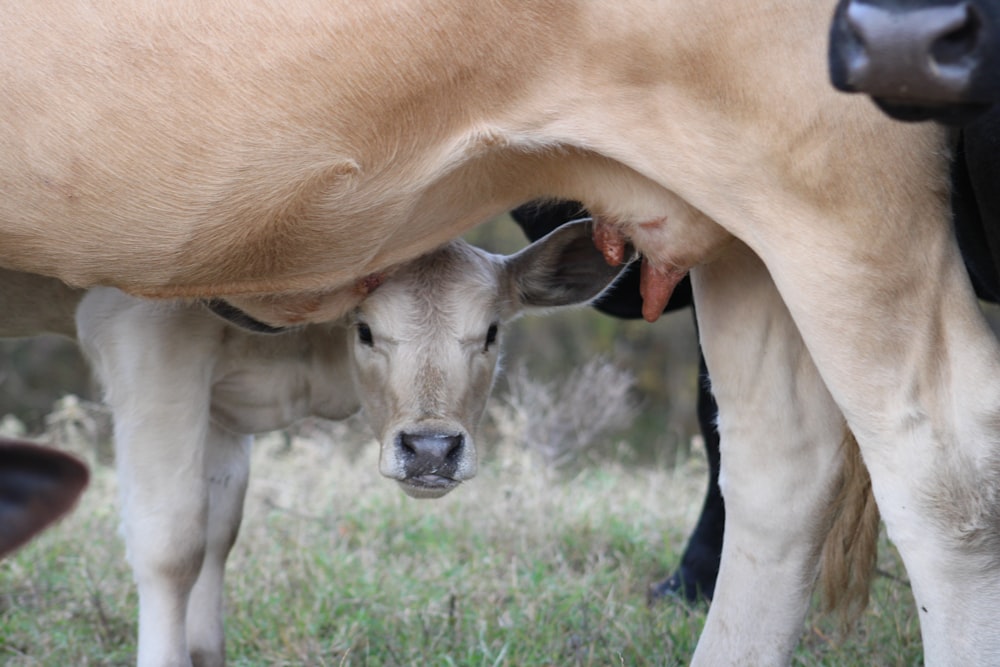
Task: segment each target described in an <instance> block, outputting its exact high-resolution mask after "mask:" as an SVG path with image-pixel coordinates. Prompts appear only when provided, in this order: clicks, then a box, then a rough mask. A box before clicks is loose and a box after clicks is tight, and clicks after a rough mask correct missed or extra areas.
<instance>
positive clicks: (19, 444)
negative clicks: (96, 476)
mask: <svg viewBox="0 0 1000 667" xmlns="http://www.w3.org/2000/svg"><path fill="white" fill-rule="evenodd" d="M89 480H90V472H89V471H88V470H87V466H86V465H84V463H83V462H82V461H80V460H79V459H77V458H76V457H74V456H71V455H70V454H67V453H65V452H61V451H59V450H56V449H52V448H49V447H43V446H41V445H36V444H34V443H30V442H26V441H23V440H14V439H11V438H5V437H0V556H2V555H4V554H6V553H9V552H10V551H13V550H14V549H16V548H17V547H19V546H21V545H23V544H24V543H26V542H27V541H28V540H29V539H31V537H32V536H34V535H35V534H36V533H38V532H39V531H41V530H42V529H43V528H45V527H46V526H48V525H49V524H51V523H52V522H54V521H55V520H56V519H58V518H59V517H61V516H63V515H64V514H66V513H67V512H69V510H70V509H72V508H73V506H74V505H75V504H76V501H77V500H78V499H79V497H80V494H81V493H82V492H83V490H84V488H86V486H87V483H88V482H89Z"/></svg>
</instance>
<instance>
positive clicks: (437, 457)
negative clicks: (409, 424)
mask: <svg viewBox="0 0 1000 667" xmlns="http://www.w3.org/2000/svg"><path fill="white" fill-rule="evenodd" d="M397 443H398V447H399V455H400V458H401V459H402V461H403V468H404V471H405V473H406V476H407V477H422V476H425V475H437V476H440V477H454V476H455V473H456V472H457V470H458V464H459V461H460V459H461V457H462V450H463V449H464V447H465V437H464V436H463V435H462V434H460V433H459V434H451V433H408V432H403V433H400V435H399V439H398V441H397Z"/></svg>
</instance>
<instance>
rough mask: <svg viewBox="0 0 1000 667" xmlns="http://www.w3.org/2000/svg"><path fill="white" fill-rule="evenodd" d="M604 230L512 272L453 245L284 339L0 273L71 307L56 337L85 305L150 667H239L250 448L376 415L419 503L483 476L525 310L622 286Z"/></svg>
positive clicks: (52, 309) (388, 461) (44, 312)
mask: <svg viewBox="0 0 1000 667" xmlns="http://www.w3.org/2000/svg"><path fill="white" fill-rule="evenodd" d="M591 228H592V225H591V224H590V223H589V222H583V223H574V224H570V225H566V226H564V227H562V228H560V229H558V230H556V231H555V232H553V233H552V234H550V235H548V236H546V237H545V238H544V239H542V240H540V241H538V242H536V243H534V244H532V245H530V246H528V247H527V248H526V249H524V250H523V251H521V252H520V253H518V254H515V255H513V256H510V257H498V256H495V255H491V254H488V253H486V252H484V251H482V250H479V249H477V248H474V247H472V246H470V245H468V244H466V243H464V242H461V241H454V242H452V243H450V244H448V245H446V246H444V247H442V248H441V249H439V250H437V251H435V252H433V253H431V254H429V255H427V256H424V257H422V258H419V259H417V260H415V261H413V262H411V263H408V264H406V265H404V266H401V267H399V268H397V269H394V270H393V271H391V272H390V273H389V274H388V275H387V276H386V280H385V282H384V284H382V285H380V286H379V287H378V288H377V289H376V290H374V291H373V292H372V293H371V294H370V295H369V296H368V297H367V298H366V299H365V300H364V301H363V302H362V303H361V304H360V305H359V306H358V307H357V308H356V309H355V310H354V311H353V312H351V313H350V314H349V315H348V316H346V317H344V318H342V319H340V320H338V321H335V322H330V323H326V324H314V325H308V326H305V327H303V328H299V329H293V330H289V331H287V332H285V333H283V334H280V335H273V336H268V335H260V334H254V333H251V332H247V331H244V330H241V329H239V328H237V327H234V326H233V325H231V324H229V323H227V322H226V321H224V320H223V319H221V318H219V317H217V316H216V315H214V314H213V313H212V312H210V310H209V309H208V308H206V307H205V306H204V305H203V304H200V303H190V302H188V303H185V302H176V301H175V302H152V301H145V300H141V299H138V298H135V297H131V296H129V295H127V294H125V293H123V292H121V291H119V290H116V289H114V288H95V289H93V290H90V291H89V292H87V293H86V294H84V293H82V292H77V291H75V290H71V289H69V288H66V287H65V286H63V285H61V284H58V283H56V282H55V281H50V280H48V279H44V278H40V277H38V276H26V275H24V274H17V273H11V272H3V273H0V279H6V280H7V281H8V283H6V284H10V285H13V286H15V288H16V293H14V294H9V293H6V292H7V290H5V289H0V302H2V301H3V299H7V300H8V301H10V300H14V299H21V300H25V299H30V297H31V295H32V293H36V294H42V293H45V294H49V295H52V294H56V295H60V296H61V297H62V298H57V299H55V298H54V299H51V300H50V301H49V302H47V303H46V302H40V303H39V305H38V307H37V308H36V309H35V312H37V313H38V318H39V324H41V323H42V322H43V321H44V324H45V327H44V328H48V329H55V330H57V331H60V332H63V333H66V332H71V331H72V330H73V326H72V322H73V319H72V312H73V306H74V305H75V303H74V302H75V301H79V306H78V307H76V323H77V329H78V332H79V334H78V337H79V340H80V343H81V345H82V347H83V349H84V351H85V353H86V355H87V357H88V358H89V360H90V361H91V362H92V363H93V365H94V367H95V369H96V372H97V374H98V376H99V378H100V380H101V382H102V384H103V386H104V387H105V391H106V399H107V402H108V403H109V404H110V406H111V409H112V413H113V415H114V421H115V441H116V451H117V465H118V472H119V478H120V487H121V500H122V510H123V517H124V518H123V524H124V533H125V541H126V544H127V547H128V551H129V557H130V561H131V563H132V566H133V569H134V572H135V577H136V581H137V584H138V588H139V656H138V663H139V665H141V666H142V667H150V666H154V665H157V666H165V665H192V664H194V665H196V666H199V667H203V666H205V665H221V664H223V662H224V640H223V627H222V593H223V591H222V585H223V568H224V565H225V561H226V557H227V555H228V553H229V550H230V549H231V547H232V545H233V543H234V541H235V539H236V534H237V530H238V528H239V524H240V519H241V513H242V506H243V497H244V493H245V491H246V486H247V479H248V475H249V451H250V444H251V441H252V435H251V434H253V433H257V432H262V431H270V430H274V429H279V428H282V427H285V426H288V425H290V424H291V423H292V422H294V421H295V420H297V419H300V418H303V417H306V416H318V417H323V418H327V419H343V418H346V417H347V416H349V415H351V414H353V413H355V412H356V411H357V410H358V409H359V408H360V409H362V410H363V412H364V414H365V416H366V418H367V421H368V422H369V424H370V425H371V427H372V429H373V430H374V432H375V435H376V437H377V439H378V441H379V443H380V447H381V455H380V461H379V469H380V471H381V473H382V474H383V475H385V476H386V477H388V478H390V479H393V480H395V481H396V482H397V483H398V484H399V485H400V487H401V488H402V489H403V491H405V492H406V493H407V494H409V495H411V496H414V497H417V498H435V497H439V496H442V495H444V494H446V493H448V492H449V491H451V490H452V489H454V488H455V487H457V486H458V485H459V484H460V483H461V482H462V481H464V480H467V479H469V478H471V477H472V476H474V475H475V473H476V468H477V457H476V449H475V443H474V439H473V435H474V433H475V429H476V425H477V424H478V422H479V420H480V417H481V415H482V413H483V409H484V406H485V403H486V399H487V396H488V395H489V393H490V389H491V386H492V383H493V378H494V374H495V370H496V367H497V360H498V357H499V346H500V327H501V326H503V325H504V324H505V323H507V322H509V321H510V320H511V319H513V318H514V317H516V316H517V315H519V314H520V313H522V312H523V311H525V310H526V309H539V308H544V309H549V308H555V307H560V306H566V305H574V304H583V303H586V302H588V301H590V300H591V299H593V298H594V297H596V296H598V295H599V294H600V292H601V291H602V290H603V289H604V288H605V287H607V286H608V285H609V284H610V283H611V282H612V281H613V279H614V278H615V276H616V275H617V273H618V269H616V268H612V267H610V266H608V265H607V264H606V263H605V261H604V259H603V258H602V256H601V254H600V253H599V252H598V251H597V250H596V249H595V248H594V246H593V244H592V242H591ZM0 284H5V283H3V281H2V280H0ZM32 290H34V292H33V291H32ZM80 297H82V298H80ZM27 312H31V311H27ZM60 314H62V317H61V318H60ZM29 324H30V323H28V322H20V323H19V324H18V329H17V333H18V334H20V335H23V334H25V333H28V332H29V331H28V329H29Z"/></svg>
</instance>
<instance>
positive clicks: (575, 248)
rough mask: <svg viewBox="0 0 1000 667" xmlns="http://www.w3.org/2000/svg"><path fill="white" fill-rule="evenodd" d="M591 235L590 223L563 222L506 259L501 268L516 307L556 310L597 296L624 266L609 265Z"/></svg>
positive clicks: (592, 232) (583, 302) (592, 231)
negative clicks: (509, 282)
mask: <svg viewBox="0 0 1000 667" xmlns="http://www.w3.org/2000/svg"><path fill="white" fill-rule="evenodd" d="M593 234H594V223H593V221H592V220H589V219H587V220H579V221H577V222H571V223H567V224H565V225H563V226H561V227H559V228H558V229H556V230H555V231H553V232H552V233H550V234H548V235H546V236H544V237H542V238H541V239H539V240H538V241H535V242H534V243H532V244H531V245H530V246H528V247H527V248H525V249H524V250H522V251H521V252H519V253H517V254H515V255H512V256H510V257H508V258H507V260H506V266H505V269H506V271H507V274H508V277H509V279H510V281H511V286H512V288H513V291H514V295H515V300H516V301H517V303H518V305H519V306H521V307H523V308H556V307H560V306H571V305H579V304H585V303H589V302H591V301H593V300H594V299H596V298H597V297H598V296H600V295H601V293H602V292H604V290H606V289H607V288H608V287H609V286H610V285H611V284H612V283H613V282H614V281H615V279H616V278H617V277H618V276H619V275H620V274H621V272H622V270H623V269H624V265H622V266H609V265H608V263H607V262H606V261H605V259H604V255H603V254H602V253H601V251H599V250H598V249H597V247H596V246H595V245H594V240H593ZM628 252H629V253H631V252H632V249H631V247H630V248H629V249H628Z"/></svg>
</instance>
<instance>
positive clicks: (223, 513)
mask: <svg viewBox="0 0 1000 667" xmlns="http://www.w3.org/2000/svg"><path fill="white" fill-rule="evenodd" d="M251 442H252V437H251V436H244V435H239V434H236V433H232V432H230V431H227V430H225V429H223V428H221V427H220V426H218V425H216V424H214V423H213V424H211V425H210V426H209V437H208V442H207V447H206V450H205V478H206V480H207V482H208V529H207V533H206V545H205V558H204V562H203V564H202V567H201V573H200V574H199V575H198V581H197V582H196V583H195V585H194V588H193V590H192V591H191V598H190V600H189V601H188V614H187V641H188V647H189V649H190V651H191V661H192V662H193V663H194V667H221V665H224V664H225V633H224V630H223V622H222V619H223V608H222V603H223V593H224V588H223V579H224V571H225V566H226V558H227V557H228V556H229V551H230V549H231V548H232V546H233V544H234V543H235V542H236V535H237V533H238V531H239V527H240V521H241V520H242V518H243V500H244V497H245V496H246V490H247V481H248V478H249V475H250V444H251Z"/></svg>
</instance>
